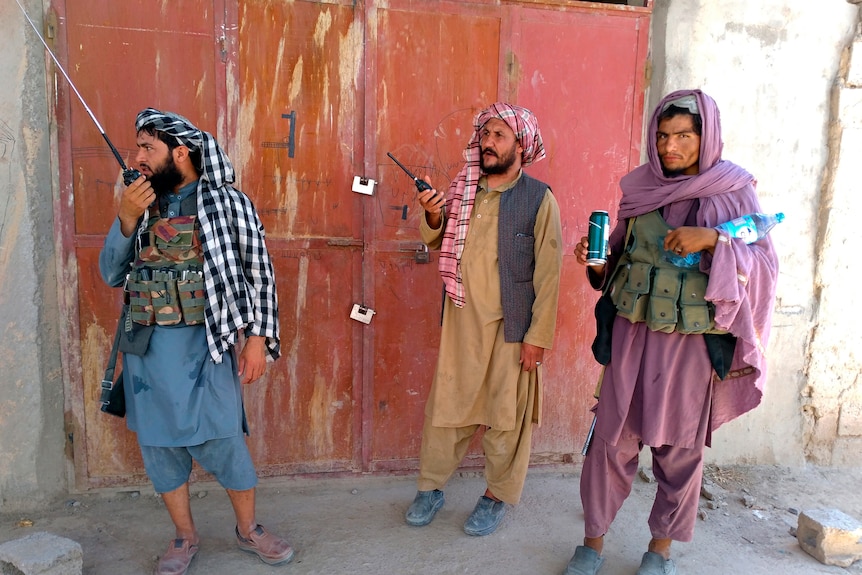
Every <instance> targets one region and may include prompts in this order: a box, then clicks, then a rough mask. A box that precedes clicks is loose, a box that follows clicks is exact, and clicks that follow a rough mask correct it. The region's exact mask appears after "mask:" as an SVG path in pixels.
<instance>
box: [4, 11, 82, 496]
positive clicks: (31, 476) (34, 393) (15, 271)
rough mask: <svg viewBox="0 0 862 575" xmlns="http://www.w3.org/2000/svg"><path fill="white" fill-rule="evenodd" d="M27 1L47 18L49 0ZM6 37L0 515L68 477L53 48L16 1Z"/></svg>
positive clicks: (58, 488)
mask: <svg viewBox="0 0 862 575" xmlns="http://www.w3.org/2000/svg"><path fill="white" fill-rule="evenodd" d="M23 4H24V5H25V7H26V8H27V9H28V11H29V12H30V14H32V15H34V16H35V17H36V18H34V21H37V22H38V21H41V19H42V5H41V3H40V2H36V1H27V2H24V3H23ZM31 17H33V16H31ZM0 38H4V45H5V49H4V50H3V51H2V52H0V78H2V82H0V318H2V326H3V329H2V330H0V511H3V512H6V511H12V510H14V509H16V508H23V507H29V506H32V505H34V504H39V503H42V502H45V501H48V500H50V499H52V498H54V497H56V496H57V495H59V494H61V493H63V492H64V491H65V489H66V486H67V482H66V469H65V456H64V446H65V443H64V441H65V439H64V432H63V377H62V371H61V366H60V343H59V335H58V334H59V329H60V326H61V323H60V322H61V318H60V317H59V315H58V311H57V309H58V300H57V279H56V275H55V271H56V268H57V266H56V264H55V261H54V258H55V256H56V254H55V252H54V239H53V220H52V215H53V199H52V173H53V171H52V168H51V161H50V145H49V142H50V138H49V127H48V108H47V100H46V96H45V58H44V51H43V49H42V48H41V44H39V43H38V39H36V37H35V36H34V34H33V31H32V30H31V29H29V25H28V24H27V23H26V20H24V17H23V15H22V14H21V12H20V10H19V9H18V6H17V4H16V3H15V2H3V3H2V5H0ZM34 39H35V40H36V41H34Z"/></svg>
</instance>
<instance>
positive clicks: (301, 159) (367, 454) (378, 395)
mask: <svg viewBox="0 0 862 575" xmlns="http://www.w3.org/2000/svg"><path fill="white" fill-rule="evenodd" d="M52 10H53V11H55V12H56V15H57V17H56V21H57V26H56V30H55V36H54V37H55V42H57V48H58V53H60V54H61V56H62V58H63V59H64V61H67V62H69V63H70V64H71V65H70V71H71V75H72V77H73V79H74V80H75V81H76V83H77V84H78V87H79V89H80V91H81V92H82V94H83V95H84V96H85V98H87V100H88V103H89V104H90V106H91V108H93V110H94V112H95V113H96V115H97V116H98V117H99V118H100V120H101V121H102V123H103V125H104V127H105V129H106V131H107V132H108V135H109V136H110V137H111V138H112V140H113V141H114V143H115V144H116V145H117V147H118V148H119V149H120V151H121V153H123V154H124V155H125V156H126V157H131V156H132V154H133V150H134V133H133V120H134V114H135V113H136V112H137V111H138V110H139V109H141V108H143V107H145V106H149V105H152V106H155V107H158V108H163V109H169V110H174V111H177V112H180V113H182V114H184V115H186V116H188V117H189V118H190V119H192V120H193V121H194V122H196V123H197V124H198V125H199V126H200V127H201V128H203V129H206V130H209V131H212V132H214V133H215V134H216V135H217V137H218V138H219V140H220V142H221V143H222V145H223V146H224V147H225V148H226V149H227V151H228V154H229V155H230V157H231V159H232V160H233V161H234V164H235V166H236V168H237V172H238V181H237V187H238V188H239V189H241V190H243V191H244V192H245V193H246V194H248V195H249V197H250V198H251V199H252V201H253V202H254V203H255V205H256V206H257V208H258V210H259V212H260V215H261V219H262V221H263V223H264V226H265V227H266V230H267V243H268V246H269V248H270V251H271V253H272V255H273V260H274V263H275V268H276V275H277V279H278V296H279V303H280V320H281V328H282V333H281V335H282V350H283V357H282V358H281V359H280V360H279V361H278V362H277V363H275V364H273V365H272V366H271V367H270V369H269V371H268V373H267V375H266V376H265V377H264V378H263V379H262V380H261V381H259V382H257V383H255V384H253V385H251V386H249V387H246V388H245V389H244V398H245V405H246V410H247V412H248V418H249V422H250V425H251V432H252V435H251V437H250V438H249V445H250V448H251V450H252V454H253V457H254V459H255V462H256V464H257V465H258V468H259V472H260V474H261V475H266V476H272V475H291V474H318V473H351V472H358V471H370V472H381V473H382V472H387V471H405V470H412V469H415V467H416V464H417V461H416V457H417V455H418V451H419V441H420V435H421V433H420V432H421V426H422V418H423V415H422V414H423V409H424V403H425V397H426V395H427V391H428V387H429V385H430V381H431V377H432V374H433V370H434V366H435V363H436V352H437V345H438V342H439V320H440V307H441V301H442V300H441V282H440V280H439V276H438V275H437V271H436V265H437V258H436V254H432V255H431V256H430V262H429V263H421V262H422V261H423V258H424V256H422V255H417V251H419V247H420V246H419V234H418V222H419V219H418V218H419V217H420V216H421V214H420V209H419V206H418V204H417V203H416V201H415V191H414V190H415V188H414V187H413V184H412V182H411V181H410V180H409V178H407V177H406V176H405V175H404V174H403V172H401V171H400V170H399V169H398V168H397V167H396V166H395V165H394V163H393V162H392V161H391V160H390V159H389V158H388V157H387V156H386V153H387V152H392V153H393V154H395V155H396V157H398V158H399V159H400V160H401V161H402V162H403V163H405V164H406V165H407V166H408V167H410V168H411V170H413V171H414V172H415V173H417V174H418V175H420V176H422V175H425V174H427V175H428V176H430V178H431V180H432V182H433V183H434V185H435V186H436V187H438V188H440V189H442V188H445V187H446V186H447V185H448V183H449V181H450V180H451V178H453V177H454V176H455V174H456V173H457V171H458V169H459V168H460V167H461V162H462V156H461V153H462V150H463V147H464V145H465V143H466V141H467V139H468V138H469V135H470V130H471V122H472V119H473V116H474V115H475V113H476V112H477V111H478V110H479V109H481V108H482V107H484V106H485V105H487V104H488V103H490V102H492V101H495V100H498V99H509V100H511V101H514V102H516V103H519V104H523V105H526V106H528V107H530V108H532V109H533V110H534V111H535V112H536V113H537V115H538V116H539V119H540V124H541V127H542V130H543V135H544V139H545V143H546V147H547V149H548V159H547V160H546V161H545V162H542V163H540V164H537V165H536V167H535V168H529V169H528V172H530V173H531V174H532V175H534V176H536V177H539V178H540V179H543V180H545V181H547V182H548V183H549V184H550V185H551V186H552V188H553V189H554V191H555V193H556V196H557V199H558V202H559V203H560V206H561V210H562V215H563V224H564V233H565V236H564V237H565V243H566V245H565V246H564V253H566V254H570V253H571V252H572V249H573V246H574V244H575V242H577V240H578V239H579V238H580V236H581V235H582V234H583V233H585V231H586V222H587V218H588V216H589V213H590V211H591V210H593V209H597V208H598V209H606V208H609V207H610V206H612V205H613V204H614V201H615V199H616V198H617V197H618V188H617V186H616V182H617V181H618V179H619V177H620V176H621V175H622V174H623V173H625V172H626V171H628V170H629V169H630V168H632V167H633V166H634V165H636V164H637V162H638V159H639V154H640V148H639V140H640V131H641V122H642V113H643V89H644V85H643V75H644V65H645V62H646V48H647V46H646V44H647V38H648V28H649V25H648V23H649V9H647V8H634V7H625V6H614V5H607V4H593V3H582V2H572V1H556V2H555V1H550V0H549V1H545V2H541V1H538V0H536V1H530V2H526V1H524V2H503V3H498V2H494V1H491V0H487V1H486V0H477V1H476V2H456V1H439V2H438V1H435V0H423V1H421V2H420V1H417V0H389V1H387V2H374V1H369V2H367V3H363V2H359V3H354V2H353V1H348V0H344V1H336V0H330V1H327V2H316V1H304V0H295V1H292V2H287V1H285V2H261V1H256V0H245V1H240V2H232V1H225V0H215V1H213V0H210V1H205V0H182V1H178V2H171V3H165V2H162V3H159V4H158V5H157V8H155V9H154V8H153V4H152V3H149V2H144V1H143V0H130V1H129V2H122V3H116V2H110V1H108V0H65V1H62V0H55V1H54V2H53V3H52ZM57 89H58V99H57V102H58V105H57V107H56V109H55V110H54V113H55V116H56V120H57V125H58V140H57V143H58V150H57V155H58V158H59V160H60V163H59V166H60V196H61V199H60V200H58V202H57V203H56V206H57V208H58V209H57V213H58V224H57V227H56V229H57V231H58V235H59V238H58V239H59V240H60V243H61V250H62V253H63V266H62V269H61V270H60V271H61V277H63V278H65V279H64V280H63V281H62V282H61V283H62V290H63V296H64V303H63V309H64V311H65V312H66V313H67V316H68V317H69V318H71V319H70V324H69V325H67V326H65V328H64V341H66V342H67V343H68V346H67V347H68V349H67V350H65V351H64V366H65V370H66V379H67V390H68V393H67V396H68V397H69V400H68V401H67V405H68V413H67V424H68V427H69V430H70V432H71V433H74V436H75V441H74V443H73V450H72V453H73V455H74V469H75V477H76V482H77V487H78V488H80V489H90V488H97V487H103V486H111V485H124V484H135V483H140V482H141V481H144V480H145V479H144V477H145V476H144V473H143V468H142V465H141V461H140V456H139V454H138V449H137V444H136V441H135V438H134V435H133V434H131V433H129V432H128V431H126V430H125V423H124V422H121V421H119V420H115V419H113V418H110V417H107V416H105V415H104V414H101V413H100V412H99V411H98V407H97V405H96V398H97V396H98V389H97V388H98V382H99V381H100V380H101V373H102V370H103V369H104V362H105V360H106V358H107V354H108V351H109V349H110V342H111V338H112V335H113V330H114V327H115V323H116V315H117V312H118V310H119V293H118V290H114V292H111V291H110V290H107V288H105V287H104V286H103V285H102V282H101V279H100V278H99V276H98V268H97V257H98V251H99V248H100V246H101V242H102V238H103V237H104V234H105V232H106V231H107V229H108V227H109V226H110V223H111V221H112V218H113V217H114V215H115V213H116V207H117V198H118V197H119V196H118V194H119V193H120V190H121V187H120V186H121V185H122V184H121V180H120V174H119V168H118V167H117V165H116V163H115V162H114V161H113V159H112V158H111V156H110V154H109V151H108V149H107V147H106V146H105V145H104V143H103V141H102V139H101V136H100V135H99V134H98V132H97V131H96V129H95V128H94V127H93V126H92V125H91V123H90V121H89V118H88V117H87V116H86V114H85V112H84V110H83V108H82V107H81V106H80V105H79V104H78V103H77V102H76V101H73V100H70V99H69V93H68V90H67V89H66V87H65V86H63V85H62V83H58V88H57ZM354 176H363V177H367V178H371V179H374V180H375V181H376V182H377V184H376V187H375V190H374V194H373V195H370V196H369V195H363V194H357V193H355V192H353V191H351V186H352V182H353V178H354ZM582 274H583V269H582V268H580V267H579V266H577V265H576V264H575V263H574V261H573V258H571V257H566V258H565V262H564V275H563V290H562V295H561V301H560V318H559V321H558V334H557V341H556V346H555V349H554V350H553V351H552V352H551V353H550V354H549V356H548V361H547V362H546V365H545V382H546V396H545V402H544V406H545V413H544V425H543V426H542V427H541V428H540V429H538V430H537V432H536V434H535V439H534V452H535V454H536V455H535V457H534V461H535V462H536V463H544V462H556V461H571V460H573V459H575V458H577V457H579V455H574V454H576V453H577V452H578V451H579V449H580V443H581V441H582V438H583V431H584V430H585V429H586V426H587V423H588V416H589V413H588V408H589V406H590V404H591V399H590V395H591V391H592V386H593V385H594V381H595V377H596V375H597V373H598V370H597V369H596V364H595V363H594V362H593V361H592V359H591V357H590V356H589V342H590V339H591V337H592V332H593V327H592V322H593V319H592V303H593V302H594V301H595V294H594V293H593V292H592V291H591V290H589V289H588V288H587V285H586V281H585V280H584V278H583V277H582ZM106 298H107V299H106ZM354 303H360V304H364V305H367V306H369V307H370V308H372V309H374V310H375V312H376V314H375V315H374V316H373V319H372V321H371V323H370V324H368V325H365V324H363V323H360V322H357V321H354V320H352V319H350V318H349V313H350V309H351V306H352V305H353V304H354ZM479 453H480V451H479V447H478V443H477V442H475V441H474V443H473V446H472V448H471V456H470V458H469V459H468V465H469V464H471V463H475V462H477V459H476V458H477V455H478V454H479ZM202 476H203V474H202V472H200V470H196V472H195V477H202Z"/></svg>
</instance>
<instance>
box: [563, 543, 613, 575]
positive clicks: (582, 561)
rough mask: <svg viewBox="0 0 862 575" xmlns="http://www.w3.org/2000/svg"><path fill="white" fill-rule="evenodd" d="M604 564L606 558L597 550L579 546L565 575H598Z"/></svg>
mask: <svg viewBox="0 0 862 575" xmlns="http://www.w3.org/2000/svg"><path fill="white" fill-rule="evenodd" d="M604 562H605V558H604V557H602V556H601V555H599V554H598V553H596V550H595V549H590V548H589V547H585V546H584V545H578V546H577V547H576V548H575V554H574V555H573V556H572V558H571V560H569V564H568V565H567V566H566V570H565V571H564V572H563V575H596V573H598V572H599V569H601V567H602V563H604Z"/></svg>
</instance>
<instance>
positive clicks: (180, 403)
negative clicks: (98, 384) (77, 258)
mask: <svg viewBox="0 0 862 575" xmlns="http://www.w3.org/2000/svg"><path fill="white" fill-rule="evenodd" d="M135 128H136V130H137V147H138V152H137V156H136V158H135V159H136V161H137V163H138V164H139V167H140V172H141V174H142V176H141V177H140V178H138V179H137V180H136V181H134V182H133V183H132V184H131V185H129V186H128V188H126V189H125V190H124V192H123V195H122V197H121V198H120V206H119V210H118V213H117V218H116V219H115V220H114V222H113V224H112V226H111V229H110V231H109V232H108V235H107V237H106V238H105V244H104V246H103V248H102V251H101V253H100V255H99V269H100V272H101V274H102V278H103V279H104V280H105V282H106V283H107V284H108V285H110V286H114V287H118V286H125V291H126V292H127V294H126V296H127V302H128V304H127V307H126V309H125V313H126V321H125V322H124V328H123V329H124V332H125V338H121V341H123V343H124V344H126V342H132V343H129V344H127V345H121V349H122V350H123V370H124V381H125V386H124V392H125V398H126V414H127V423H128V427H129V429H130V430H132V431H134V432H135V433H136V434H137V437H138V443H139V444H140V447H141V454H142V456H143V461H144V467H145V468H146V471H147V475H148V476H149V478H150V480H151V481H152V482H153V486H154V488H155V490H156V492H158V493H160V494H161V496H162V499H163V500H164V502H165V506H166V507H167V509H168V513H169V514H170V517H171V520H172V521H173V523H174V526H175V531H176V535H175V538H174V539H173V540H172V541H171V543H170V545H169V547H168V550H167V551H166V552H165V553H164V555H162V557H161V558H160V559H159V562H158V565H157V566H156V568H155V574H156V575H182V574H184V573H186V572H187V570H188V567H189V564H190V563H191V561H192V559H193V558H194V556H195V554H196V553H197V551H198V533H197V529H196V528H195V524H194V520H193V518H192V514H191V506H190V503H189V475H190V473H191V468H192V460H196V461H197V462H198V463H199V464H200V465H201V467H203V468H204V469H206V470H207V471H208V472H210V473H212V474H213V475H214V476H215V478H216V479H217V480H218V481H219V483H220V484H221V485H222V486H223V487H224V488H225V489H226V490H227V493H228V496H229V497H230V501H231V504H232V506H233V510H234V513H235V515H236V537H237V543H238V545H239V547H240V549H242V550H244V551H248V552H250V553H255V554H256V555H258V557H260V559H261V560H263V561H264V562H266V563H269V564H271V565H274V564H277V563H285V562H288V561H290V559H291V558H292V557H293V549H292V548H291V546H290V545H289V544H288V542H287V541H286V540H284V539H282V538H281V537H278V536H276V535H274V534H272V533H270V532H268V531H266V530H265V529H264V528H263V527H262V526H261V525H259V524H258V523H257V521H256V519H255V486H256V485H257V473H256V471H255V468H254V464H253V463H252V461H251V455H250V453H249V450H248V447H247V445H246V443H245V436H244V435H245V434H247V433H248V428H247V425H246V420H245V411H244V409H243V403H242V394H241V384H246V383H252V382H253V381H255V380H257V379H259V378H260V377H261V376H262V375H263V374H264V372H265V371H266V364H267V361H273V360H275V359H276V358H278V356H279V355H280V346H279V335H278V301H277V297H276V292H275V275H274V272H273V266H272V261H271V260H270V257H269V253H268V252H267V249H266V243H265V241H264V230H263V225H262V224H261V222H260V218H259V217H258V214H257V211H256V210H255V208H254V205H253V204H252V202H251V200H249V198H248V197H247V196H245V194H243V193H242V192H240V191H238V190H235V189H234V188H233V187H232V186H231V185H230V184H231V183H233V181H234V171H233V167H232V165H231V163H230V160H229V159H228V158H227V156H226V155H225V153H224V152H223V151H222V149H221V147H220V146H219V145H218V143H217V142H216V140H215V139H214V138H213V136H212V135H211V134H209V133H207V132H204V131H201V130H199V129H198V128H196V127H195V126H194V125H193V124H192V123H191V122H189V121H188V120H187V119H185V118H183V117H182V116H179V115H177V114H173V113H170V112H160V111H158V110H155V109H153V108H147V109H145V110H143V111H141V112H140V113H139V114H138V116H137V121H136V123H135ZM240 333H242V335H243V336H244V344H243V345H242V350H241V351H240V352H239V354H238V355H237V352H236V346H237V345H238V340H239V335H240Z"/></svg>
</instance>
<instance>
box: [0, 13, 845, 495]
mask: <svg viewBox="0 0 862 575" xmlns="http://www.w3.org/2000/svg"><path fill="white" fill-rule="evenodd" d="M23 3H24V5H25V7H26V8H27V10H28V11H29V13H30V14H31V16H32V17H34V19H35V20H36V21H37V23H39V22H41V19H42V18H41V16H42V10H43V6H42V4H41V2H39V1H38V0H25V1H24V2H23ZM857 20H858V9H857V8H856V7H855V6H853V5H851V4H849V3H847V2H843V1H841V0H829V1H828V2H818V3H809V2H803V1H797V2H792V3H788V2H786V1H782V2H778V1H777V0H763V1H760V2H750V1H747V0H731V1H727V2H720V3H719V2H712V1H710V0H658V1H657V2H656V5H655V14H654V19H653V54H652V70H653V76H652V82H651V89H650V90H651V91H650V96H649V100H650V105H648V106H647V107H648V108H651V106H652V105H655V103H656V102H657V101H658V99H659V98H660V97H661V95H663V94H664V93H666V92H668V91H670V90H673V89H677V88H683V87H701V88H703V89H704V90H705V91H706V92H708V93H709V94H711V95H712V96H713V97H714V98H715V99H716V100H717V101H718V103H719V105H720V107H721V110H722V118H723V122H724V140H725V157H726V158H727V159H730V160H733V161H736V162H737V163H739V164H741V165H743V166H745V167H746V168H748V169H749V170H750V171H752V172H753V173H754V174H755V175H756V176H757V177H758V180H759V191H760V196H761V201H762V204H763V207H764V208H765V209H766V210H770V211H784V212H785V214H786V215H787V220H786V221H785V223H783V224H781V225H780V226H779V227H778V228H776V229H775V230H774V231H773V232H772V233H773V237H774V239H775V240H776V243H777V245H778V249H779V251H780V254H781V276H780V283H779V288H778V296H779V297H778V301H777V304H776V310H775V316H774V327H773V332H772V341H771V342H770V345H769V357H770V374H769V381H768V385H767V393H766V397H765V399H764V403H763V405H762V406H761V407H760V408H758V409H757V410H756V411H754V412H752V413H750V414H748V415H746V416H743V417H742V418H740V419H739V420H737V421H735V422H733V423H731V424H728V425H727V426H725V427H724V428H722V429H721V430H719V431H718V432H717V434H716V436H715V438H714V448H713V449H712V450H711V451H710V452H709V455H708V457H709V459H710V460H711V461H715V462H757V463H779V464H785V465H801V464H804V463H805V462H806V461H812V462H815V463H823V464H833V465H860V464H862V389H860V386H861V385H860V384H862V382H860V380H859V373H860V371H862V370H860V367H862V366H860V358H859V351H858V350H859V349H862V345H860V343H862V342H860V335H859V333H860V330H859V329H858V326H857V325H856V323H857V322H855V321H853V318H854V317H855V314H853V313H852V310H854V309H858V306H856V305H855V304H857V303H859V299H860V290H858V289H854V286H853V285H851V281H852V280H853V278H852V277H850V274H849V273H848V272H849V270H850V269H851V267H850V253H851V252H850V250H851V249H852V248H856V247H857V245H858V243H859V242H858V241H855V240H856V238H855V237H851V235H850V234H851V230H853V229H854V227H855V228H856V229H858V228H859V226H860V224H859V222H858V218H857V219H854V218H853V217H852V216H853V214H854V212H853V211H852V206H853V204H852V203H851V202H852V201H853V200H854V199H855V198H854V196H853V194H852V190H853V185H854V183H855V182H854V180H855V178H854V176H855V173H854V170H855V168H856V165H858V162H859V161H858V159H857V158H859V157H860V153H862V49H856V52H857V55H856V56H855V58H851V51H850V50H849V47H850V46H851V45H852V44H853V39H854V32H855V27H856V23H857ZM0 37H2V38H4V44H5V50H3V51H2V52H0V78H2V79H3V81H2V82H0V288H2V289H0V319H2V325H3V328H4V329H3V330H2V332H0V350H2V351H0V511H12V510H14V509H18V508H26V507H31V506H33V505H36V504H39V503H41V502H45V501H49V500H51V499H53V498H55V497H57V496H60V495H62V494H63V493H64V492H65V490H66V489H67V488H68V486H69V485H71V483H72V482H71V475H68V476H67V459H66V455H65V452H64V447H65V432H64V429H63V413H64V398H63V388H64V384H63V376H62V370H61V365H60V339H59V335H58V333H59V331H60V329H61V326H62V325H63V323H62V322H64V321H74V320H73V319H72V318H68V319H67V318H60V317H59V313H58V289H57V279H56V269H57V266H56V261H55V259H56V258H57V257H58V254H56V253H55V251H54V242H53V233H54V225H53V221H52V215H53V207H54V198H53V195H54V194H55V193H56V192H53V193H52V190H56V185H55V184H56V178H57V175H56V167H55V164H54V163H53V162H52V154H51V145H50V142H51V126H50V123H49V122H50V120H51V118H52V117H53V116H52V114H51V111H50V110H49V107H48V103H47V97H46V86H45V56H44V51H43V49H42V47H41V44H39V43H38V40H37V39H36V38H35V36H34V35H33V34H32V31H31V30H29V28H28V26H27V24H26V22H25V20H24V19H23V16H22V15H21V13H20V11H19V10H18V7H17V5H16V4H15V3H14V2H3V3H0ZM855 213H856V214H858V213H859V210H858V208H857V209H856V211H855ZM857 267H858V264H857Z"/></svg>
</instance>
